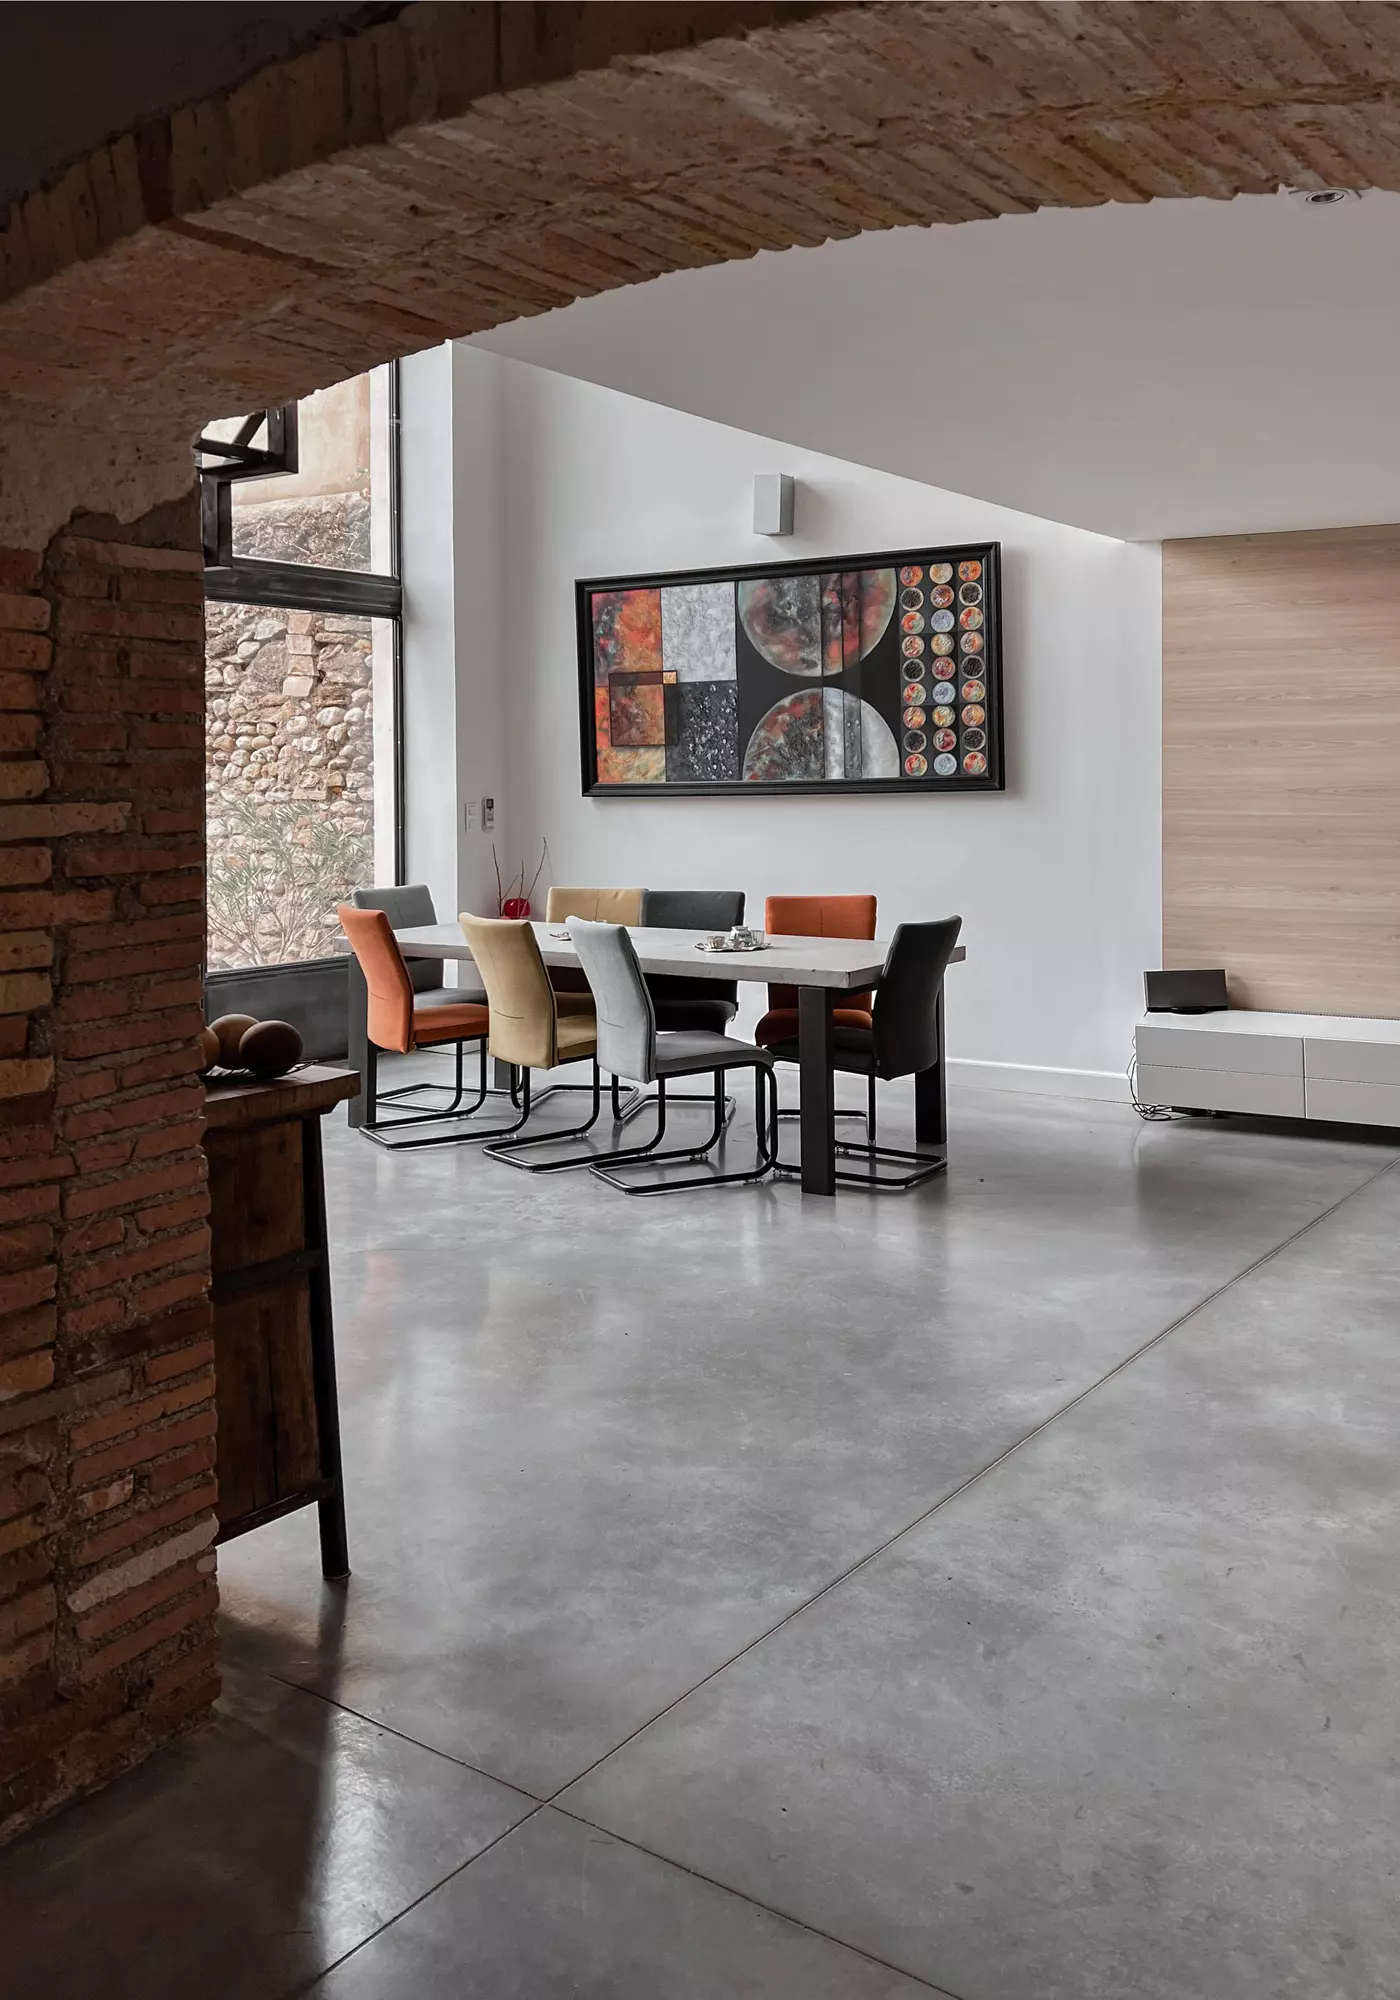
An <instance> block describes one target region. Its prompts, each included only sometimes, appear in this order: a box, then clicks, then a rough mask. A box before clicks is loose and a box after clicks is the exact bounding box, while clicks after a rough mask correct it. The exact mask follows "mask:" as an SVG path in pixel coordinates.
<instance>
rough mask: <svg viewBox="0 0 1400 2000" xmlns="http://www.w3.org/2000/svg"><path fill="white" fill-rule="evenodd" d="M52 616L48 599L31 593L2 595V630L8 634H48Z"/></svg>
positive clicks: (0, 602)
mask: <svg viewBox="0 0 1400 2000" xmlns="http://www.w3.org/2000/svg"><path fill="white" fill-rule="evenodd" d="M51 615H52V614H51V612H50V610H49V603H48V599H47V598H44V597H37V596H35V595H34V594H33V593H32V592H30V591H24V592H23V593H21V592H12V591H5V592H4V593H3V594H0V628H3V629H4V630H5V631H7V632H47V631H48V629H49V619H50V617H51Z"/></svg>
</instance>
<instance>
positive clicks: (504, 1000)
mask: <svg viewBox="0 0 1400 2000" xmlns="http://www.w3.org/2000/svg"><path fill="white" fill-rule="evenodd" d="M459 921H460V923H461V926H462V935H463V937H464V938H465V939H466V941H467V943H468V945H469V946H470V948H471V955H472V957H473V959H474V960H475V961H476V969H477V971H478V973H479V974H480V975H481V983H482V985H483V986H484V987H485V988H486V1005H487V1007H488V1008H489V1009H490V1013H491V1034H490V1041H489V1047H490V1051H491V1054H492V1055H493V1056H494V1057H495V1058H496V1059H497V1061H498V1062H507V1063H518V1064H520V1065H521V1066H522V1067H523V1068H525V1069H552V1068H553V1067H554V1064H555V1060H556V1057H557V1053H558V1050H557V1042H556V1037H555V1028H556V1025H557V1017H556V1013H555V1006H554V988H553V987H552V986H551V985H550V983H549V974H548V972H547V971H546V970H545V963H544V960H543V959H542V958H541V957H540V948H539V944H538V942H537V941H536V938H535V933H534V932H533V931H532V930H531V928H530V926H529V924H528V923H525V922H523V921H522V922H517V921H516V920H515V919H514V918H511V917H472V916H468V915H467V913H466V912H465V911H463V913H462V915H461V917H460V919H459Z"/></svg>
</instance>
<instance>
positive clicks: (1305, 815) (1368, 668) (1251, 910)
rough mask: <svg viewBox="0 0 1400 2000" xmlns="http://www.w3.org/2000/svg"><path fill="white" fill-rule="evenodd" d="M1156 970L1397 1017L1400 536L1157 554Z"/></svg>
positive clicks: (1316, 538) (1298, 1005)
mask: <svg viewBox="0 0 1400 2000" xmlns="http://www.w3.org/2000/svg"><path fill="white" fill-rule="evenodd" d="M1162 617H1163V633H1162V638H1163V652H1162V681H1163V742H1162V847H1163V897H1162V917H1163V961H1162V962H1163V964H1164V965H1168V966H1187V965H1200V966H1208V965H1223V966H1224V967H1225V969H1226V972H1227V973H1228V975H1229V981H1230V992H1231V998H1232V1000H1233V1002H1234V1004H1235V1005H1236V1006H1245V1007H1258V1008H1278V1009H1282V1010H1287V1011H1291V1012H1307V1013H1314V1012H1315V1013H1329V1014H1373V1015H1384V1016H1391V1017H1394V1016H1400V526H1397V527H1379V528H1343V529H1330V530H1326V531H1318V532H1308V533H1303V534H1289V535H1239V536H1231V537H1227V538H1221V539H1212V540H1208V541H1185V542H1168V543H1166V544H1165V545H1164V547H1163V551H1162Z"/></svg>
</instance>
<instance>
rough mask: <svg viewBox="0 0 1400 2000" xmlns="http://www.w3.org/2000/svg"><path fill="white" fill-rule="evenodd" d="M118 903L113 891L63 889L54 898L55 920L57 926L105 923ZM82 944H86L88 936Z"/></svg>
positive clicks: (83, 939)
mask: <svg viewBox="0 0 1400 2000" xmlns="http://www.w3.org/2000/svg"><path fill="white" fill-rule="evenodd" d="M116 901H117V899H116V892H115V890H112V889H63V890H60V891H59V892H58V893H57V894H56V895H55V897H54V903H53V920H54V922H55V923H56V924H100V923H105V922H106V921H107V920H108V918H109V917H110V916H111V914H112V912H113V910H114V909H115V908H116ZM80 942H83V943H86V936H84V937H83V938H82V939H81V940H80Z"/></svg>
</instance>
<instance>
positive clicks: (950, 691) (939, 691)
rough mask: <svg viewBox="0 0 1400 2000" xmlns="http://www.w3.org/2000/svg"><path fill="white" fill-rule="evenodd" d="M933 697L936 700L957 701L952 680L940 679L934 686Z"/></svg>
mask: <svg viewBox="0 0 1400 2000" xmlns="http://www.w3.org/2000/svg"><path fill="white" fill-rule="evenodd" d="M933 698H934V700H935V701H955V700H956V699H957V695H956V690H955V689H954V687H953V683H952V682H951V681H938V682H937V683H936V684H935V686H934V690H933Z"/></svg>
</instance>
